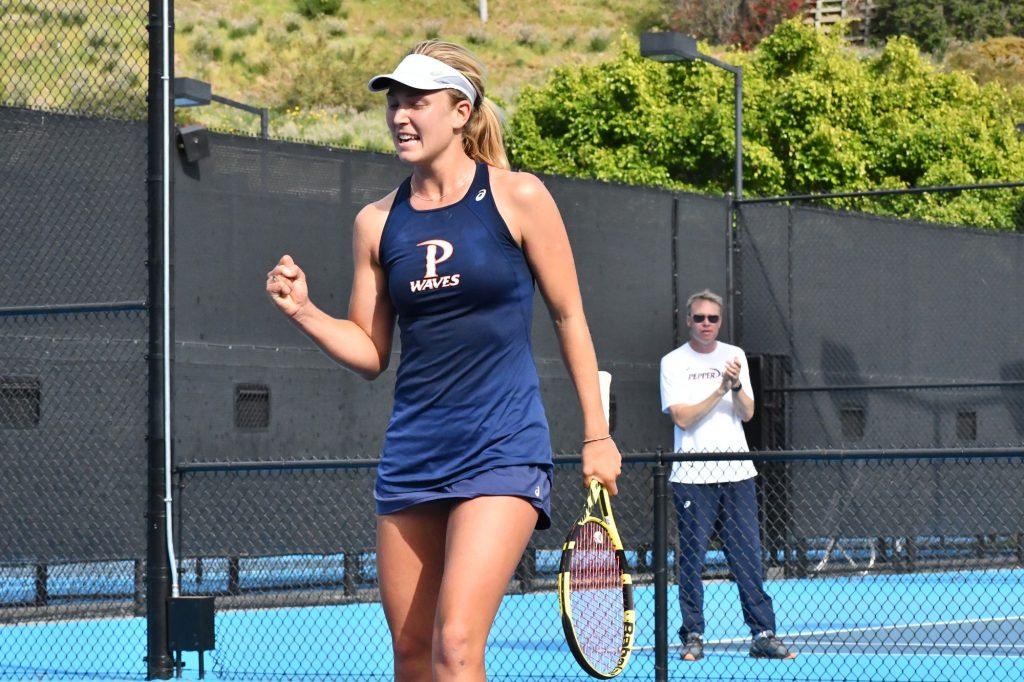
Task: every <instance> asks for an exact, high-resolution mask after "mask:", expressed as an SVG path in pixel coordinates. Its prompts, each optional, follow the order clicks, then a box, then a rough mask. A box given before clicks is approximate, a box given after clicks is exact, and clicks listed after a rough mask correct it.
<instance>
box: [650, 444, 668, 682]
mask: <svg viewBox="0 0 1024 682" xmlns="http://www.w3.org/2000/svg"><path fill="white" fill-rule="evenodd" d="M661 454H662V453H661V450H660V449H659V450H658V464H657V466H655V467H654V475H653V477H652V478H653V481H654V679H655V680H656V681H657V682H667V680H668V562H667V561H666V559H667V553H668V494H667V492H666V489H667V486H668V470H669V467H668V465H667V464H666V463H664V462H663V461H661Z"/></svg>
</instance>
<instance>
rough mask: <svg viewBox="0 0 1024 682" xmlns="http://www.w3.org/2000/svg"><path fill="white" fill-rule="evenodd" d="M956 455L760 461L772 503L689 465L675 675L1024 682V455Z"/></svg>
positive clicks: (709, 461)
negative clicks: (693, 472) (697, 473)
mask: <svg viewBox="0 0 1024 682" xmlns="http://www.w3.org/2000/svg"><path fill="white" fill-rule="evenodd" d="M953 454H955V453H944V454H941V455H939V454H934V453H933V454H932V455H931V456H929V457H923V456H921V455H919V454H915V453H912V452H904V453H893V454H891V455H889V456H886V457H881V456H879V455H876V454H871V455H869V454H864V455H857V454H855V453H851V454H848V455H831V456H828V455H822V454H811V453H793V454H787V455H782V454H780V455H771V454H760V455H753V456H752V458H753V459H754V460H756V465H757V468H758V469H759V470H760V472H761V473H760V475H759V476H758V477H757V478H756V479H755V480H756V482H757V483H756V493H755V492H754V486H753V485H750V487H749V489H745V488H744V486H745V485H747V484H748V483H749V482H747V481H743V482H735V483H719V484H706V485H696V486H695V485H688V484H686V483H680V482H676V481H678V480H680V479H682V480H684V481H685V480H686V476H685V473H684V472H685V466H686V464H677V465H675V466H676V467H680V468H677V469H676V470H675V471H674V472H673V475H672V480H673V482H672V483H670V486H671V488H672V493H673V502H674V505H673V507H674V511H673V512H672V513H671V514H670V516H672V517H674V519H673V520H674V524H673V523H669V524H668V525H669V528H670V532H673V533H674V534H675V536H676V537H674V538H673V542H672V543H671V545H672V550H671V552H670V554H671V556H670V557H669V561H670V562H672V563H674V566H673V569H674V570H673V574H674V575H675V576H676V577H677V580H676V581H675V582H676V583H677V586H673V587H672V588H670V590H669V594H670V597H669V604H668V609H669V615H668V622H669V630H670V632H669V642H670V643H671V644H672V646H671V647H670V649H671V655H670V658H669V661H668V666H669V671H670V676H671V678H672V679H676V678H679V679H716V680H719V679H722V680H724V679H728V680H762V679H774V680H778V679H783V680H812V679H813V680H963V679H1007V680H1009V679H1019V677H1020V675H1021V674H1022V673H1024V647H1022V646H1021V639H1022V635H1024V606H1022V604H1024V599H1022V598H1024V532H1022V530H1021V529H1022V528H1024V501H1022V498H1021V496H1020V490H1021V484H1022V483H1024V458H1022V457H1021V456H1020V454H1019V453H1017V454H1008V455H1002V454H997V453H990V454H989V456H976V457H975V458H973V459H963V458H956V457H953ZM723 457H724V458H728V456H722V457H719V458H717V459H716V458H715V456H714V455H705V456H700V455H697V456H682V457H679V456H676V457H675V459H677V460H683V461H684V462H692V461H694V459H697V460H701V459H703V460H706V462H705V463H706V465H707V466H708V467H709V468H710V472H711V477H712V478H714V477H715V476H718V477H719V478H720V479H722V480H726V479H728V478H729V476H728V472H729V467H728V465H727V464H726V463H725V462H723V461H722V458H723ZM729 464H732V462H730V463H729ZM752 496H753V497H755V499H756V503H755V504H756V506H753V507H752V506H751V505H750V504H749V501H750V498H751V497H752ZM758 509H759V510H760V514H758V511H757V510H758ZM673 526H675V527H674V528H673ZM700 577H703V581H701V580H700ZM769 628H771V629H772V630H773V632H774V635H775V636H776V637H777V638H778V639H777V641H774V642H766V640H765V639H762V640H760V641H758V640H755V639H754V637H753V635H755V634H759V633H761V632H763V630H765V629H769ZM692 635H698V636H699V639H698V641H697V644H696V645H695V643H694V640H693V638H692ZM688 636H691V637H690V638H689V639H688ZM768 639H770V638H768ZM780 647H781V648H780ZM754 654H757V655H759V656H760V657H759V658H758V657H755V656H754ZM787 654H795V655H796V656H795V658H793V659H792V660H785V659H784V658H782V660H773V657H774V656H776V655H777V656H779V657H784V656H785V655H787ZM688 655H689V658H692V659H696V660H687V658H685V657H687V656H688Z"/></svg>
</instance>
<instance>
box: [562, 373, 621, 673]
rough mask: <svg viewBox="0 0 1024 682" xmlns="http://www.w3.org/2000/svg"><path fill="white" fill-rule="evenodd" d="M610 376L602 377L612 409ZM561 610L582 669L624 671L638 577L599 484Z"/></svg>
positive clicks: (565, 581) (577, 528)
mask: <svg viewBox="0 0 1024 682" xmlns="http://www.w3.org/2000/svg"><path fill="white" fill-rule="evenodd" d="M602 374H603V373H602ZM610 378H611V377H610V376H608V377H607V378H605V377H603V376H602V377H601V384H602V386H601V388H602V391H601V393H602V402H604V404H605V406H606V407H605V409H606V410H607V405H608V401H606V400H604V395H605V393H606V391H607V390H608V384H610ZM558 606H559V608H560V609H561V612H562V629H563V630H564V631H565V641H566V642H567V643H568V644H569V650H570V651H572V655H573V656H574V657H575V658H576V662H577V663H579V664H580V667H581V668H583V670H585V671H586V672H587V673H588V674H589V675H591V676H592V677H596V678H598V679H602V680H607V679H610V678H612V677H615V676H616V675H618V674H619V673H621V672H622V671H623V670H624V669H625V667H626V663H627V662H628V661H629V655H630V653H631V651H632V648H633V630H634V623H635V618H636V616H635V613H634V610H633V579H632V577H630V575H629V564H628V563H627V561H626V554H625V552H624V551H623V549H622V540H621V539H620V538H619V531H618V528H617V527H616V525H615V517H614V516H613V515H612V502H611V498H610V497H609V496H608V491H607V490H605V488H604V486H603V485H601V483H599V482H598V481H594V480H592V481H591V482H590V489H589V491H588V493H587V499H586V504H584V506H583V513H582V514H580V518H579V520H578V521H576V522H575V523H574V524H573V525H572V527H571V528H570V529H569V535H568V537H566V539H565V544H564V545H563V546H562V560H561V563H560V565H559V567H558Z"/></svg>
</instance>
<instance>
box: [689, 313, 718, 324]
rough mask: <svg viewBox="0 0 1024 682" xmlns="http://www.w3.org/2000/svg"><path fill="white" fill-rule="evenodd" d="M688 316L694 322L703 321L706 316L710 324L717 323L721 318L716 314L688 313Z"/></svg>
mask: <svg viewBox="0 0 1024 682" xmlns="http://www.w3.org/2000/svg"><path fill="white" fill-rule="evenodd" d="M690 317H692V318H693V321H694V322H703V321H704V318H705V317H706V318H708V322H710V323H711V324H718V320H719V319H721V318H720V317H719V316H718V315H690Z"/></svg>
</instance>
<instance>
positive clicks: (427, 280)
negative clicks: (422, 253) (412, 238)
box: [409, 239, 462, 292]
mask: <svg viewBox="0 0 1024 682" xmlns="http://www.w3.org/2000/svg"><path fill="white" fill-rule="evenodd" d="M416 246H425V247H427V267H426V274H424V275H423V279H418V280H413V281H412V282H409V288H410V289H411V290H412V291H413V292H417V291H432V290H434V289H442V288H445V287H457V286H458V285H459V279H460V278H461V277H462V275H459V274H454V275H443V276H440V277H439V276H438V274H437V266H438V265H440V264H441V263H443V262H445V261H446V260H448V259H449V258H451V257H452V254H453V253H455V247H454V246H452V244H451V242H446V241H445V240H443V239H426V240H424V241H422V242H420V243H419V244H417V245H416Z"/></svg>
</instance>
